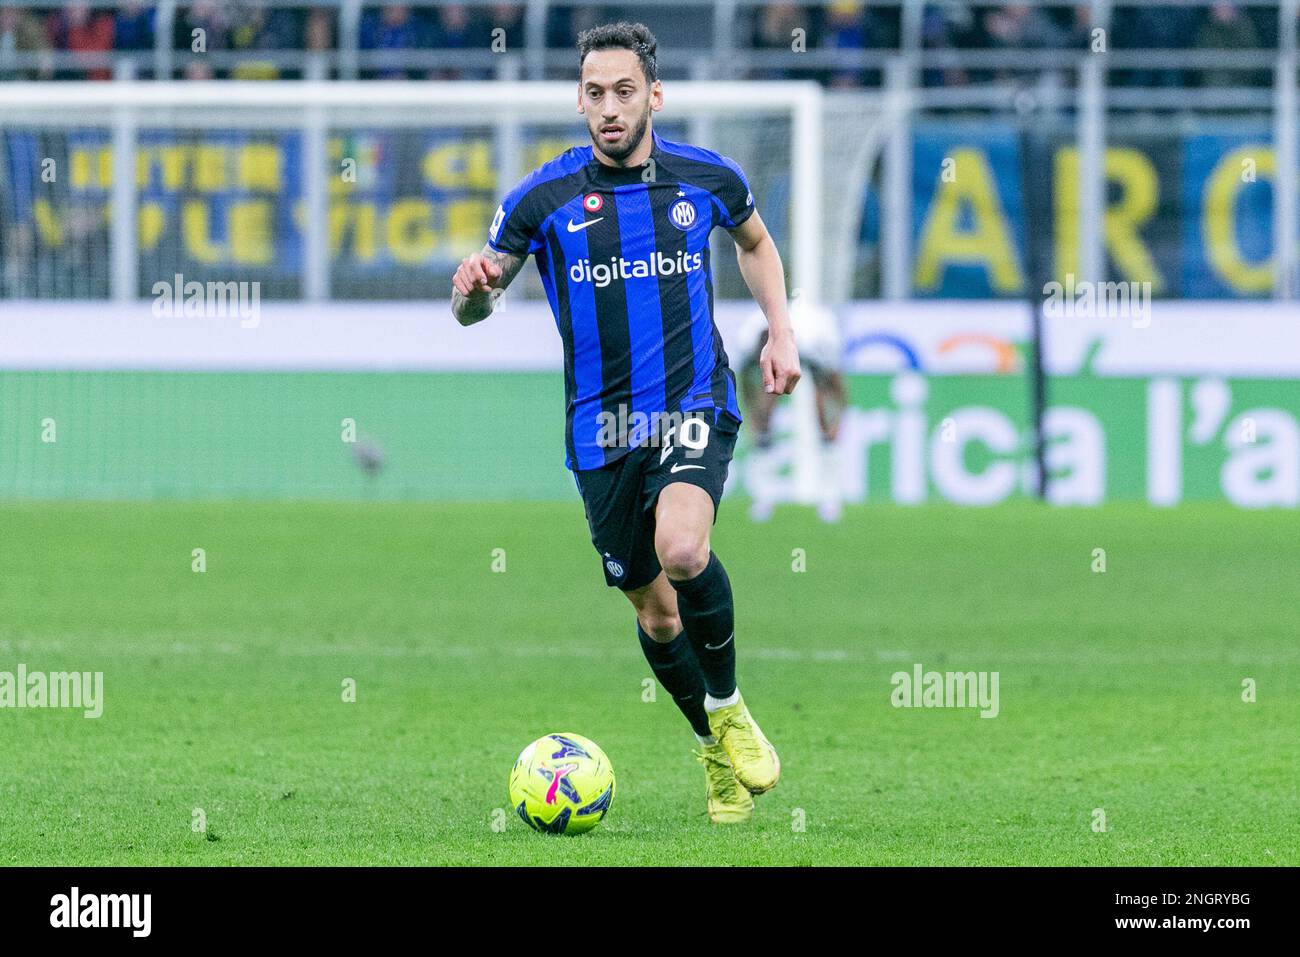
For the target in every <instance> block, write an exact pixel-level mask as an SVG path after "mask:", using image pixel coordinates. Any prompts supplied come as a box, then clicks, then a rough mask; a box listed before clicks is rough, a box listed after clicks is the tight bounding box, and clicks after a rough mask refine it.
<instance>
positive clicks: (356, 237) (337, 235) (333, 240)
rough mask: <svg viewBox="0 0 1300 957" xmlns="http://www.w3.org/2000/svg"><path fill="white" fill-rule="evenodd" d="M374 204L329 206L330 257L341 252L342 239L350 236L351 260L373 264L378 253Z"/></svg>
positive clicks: (338, 204) (334, 204) (336, 203)
mask: <svg viewBox="0 0 1300 957" xmlns="http://www.w3.org/2000/svg"><path fill="white" fill-rule="evenodd" d="M377 218H378V217H377V216H376V215H375V204H374V203H340V202H335V203H332V204H331V205H330V255H331V256H338V255H339V253H341V252H342V251H343V237H344V234H345V233H348V232H349V229H348V227H349V225H350V226H351V230H350V234H351V236H352V243H351V249H352V258H353V259H354V260H356V261H357V262H373V261H374V259H375V255H376V253H377V251H378V245H377V238H378V237H377V236H376V230H375V223H376V220H377Z"/></svg>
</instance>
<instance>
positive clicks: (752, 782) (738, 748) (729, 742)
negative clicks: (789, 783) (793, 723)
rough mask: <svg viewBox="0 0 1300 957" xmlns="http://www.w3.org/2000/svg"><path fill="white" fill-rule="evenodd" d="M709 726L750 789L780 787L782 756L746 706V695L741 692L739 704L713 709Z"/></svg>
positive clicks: (736, 773) (760, 789)
mask: <svg viewBox="0 0 1300 957" xmlns="http://www.w3.org/2000/svg"><path fill="white" fill-rule="evenodd" d="M709 728H710V730H712V732H713V736H714V737H715V738H717V739H718V744H720V745H722V747H723V749H725V750H726V752H727V757H729V758H730V759H731V769H732V771H733V772H735V775H736V780H737V781H739V782H740V783H741V784H742V785H744V786H745V789H746V790H747V791H749V792H750V793H751V794H762V793H763V792H764V791H770V790H771V789H772V788H774V787H776V782H777V781H778V780H780V778H781V759H780V758H778V757H777V756H776V748H774V747H772V742H771V741H769V740H767V738H766V737H764V736H763V732H762V730H760V729H759V727H758V724H757V722H755V721H754V717H753V715H751V714H750V713H749V709H748V708H746V707H745V699H744V698H742V697H740V696H739V695H737V700H736V703H735V704H733V705H728V706H727V707H725V708H719V709H718V710H717V711H711V712H709Z"/></svg>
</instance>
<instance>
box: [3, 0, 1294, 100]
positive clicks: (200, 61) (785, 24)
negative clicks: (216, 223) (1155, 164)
mask: <svg viewBox="0 0 1300 957" xmlns="http://www.w3.org/2000/svg"><path fill="white" fill-rule="evenodd" d="M81 5H83V6H88V7H90V8H91V9H94V10H113V9H116V8H118V7H121V6H122V4H121V0H83V3H82V4H81ZM143 6H144V7H146V8H152V9H154V11H155V15H154V20H153V30H152V33H153V44H152V47H150V48H145V49H140V50H133V51H117V50H106V51H89V50H81V51H67V50H43V51H24V50H18V49H6V48H5V47H4V45H2V44H0V77H4V76H5V75H6V73H7V72H14V71H19V72H21V71H26V72H27V73H29V74H30V73H32V72H34V71H42V70H48V71H53V72H57V73H61V74H68V75H82V76H84V75H85V74H86V73H87V72H89V71H104V70H109V71H112V70H115V69H120V67H119V64H120V63H121V62H122V61H123V60H131V61H132V63H133V66H132V68H131V71H132V73H133V74H134V75H138V76H148V77H151V78H155V79H160V78H170V77H181V76H184V75H185V71H186V68H187V67H189V66H191V65H202V66H203V67H205V68H211V69H212V70H215V71H221V72H222V73H223V74H225V75H232V76H236V77H238V76H241V75H247V76H250V77H257V76H268V75H280V76H285V75H286V74H287V75H288V78H297V77H298V76H300V75H302V74H303V73H305V72H306V71H307V70H309V69H310V68H311V66H310V65H311V64H313V63H319V64H321V65H320V66H319V67H317V69H323V70H324V71H325V72H324V74H323V75H325V76H329V77H335V78H339V79H366V78H368V77H373V76H375V75H376V74H382V73H384V72H386V71H393V70H398V71H421V70H423V71H428V70H447V69H451V70H463V71H469V72H470V75H469V76H468V77H467V78H468V79H492V78H497V79H505V80H514V79H532V80H540V79H562V78H565V77H567V75H568V72H569V71H570V70H571V69H572V65H573V52H572V34H573V32H574V31H575V30H577V29H579V28H581V27H582V26H585V25H587V24H589V23H591V22H595V20H596V19H597V18H599V17H601V16H604V17H606V18H608V17H610V16H615V15H617V16H638V17H643V18H644V19H646V20H648V21H651V25H652V26H653V27H657V28H658V29H659V30H660V31H661V33H662V36H663V39H664V40H665V45H666V47H668V48H671V49H672V50H674V51H676V52H675V53H674V55H671V56H667V57H665V58H664V59H665V62H664V68H665V72H666V75H667V76H670V77H673V78H677V79H685V78H691V79H700V80H702V79H745V78H749V79H773V78H779V79H799V78H813V79H822V80H826V79H833V78H834V77H836V76H839V77H841V78H844V79H846V80H847V81H848V82H850V83H851V85H864V84H865V85H878V84H879V83H881V82H883V71H884V69H885V67H886V64H887V61H888V59H889V58H890V57H891V56H892V55H894V54H897V53H903V54H909V55H912V56H914V57H915V58H917V60H918V65H919V67H920V68H921V69H922V70H923V71H925V74H926V75H927V76H928V77H930V78H931V79H930V80H928V81H927V85H935V83H936V82H937V83H939V85H942V83H943V80H942V75H943V74H944V72H945V71H955V72H972V73H974V74H975V75H976V78H977V79H976V82H978V78H979V77H980V75H981V71H983V72H986V73H989V74H991V75H992V76H993V78H994V79H996V78H997V77H998V76H999V75H1001V76H1003V77H1005V76H1007V75H1022V76H1023V75H1024V73H1025V71H1037V70H1051V69H1055V68H1056V67H1057V66H1058V60H1059V54H1058V52H1057V51H1058V50H1060V49H1078V48H1079V47H1080V46H1083V45H1086V44H1087V42H1089V40H1090V38H1091V35H1092V31H1093V30H1097V29H1100V30H1103V31H1106V32H1107V33H1108V34H1109V35H1110V46H1111V49H1109V50H1108V53H1109V56H1108V64H1109V67H1110V69H1111V70H1114V71H1117V72H1128V73H1140V74H1143V75H1152V74H1156V73H1158V72H1159V71H1179V72H1187V73H1189V74H1190V75H1191V78H1192V79H1193V80H1204V79H1205V77H1206V76H1207V71H1218V72H1219V73H1223V72H1224V71H1227V72H1228V73H1230V74H1236V75H1237V76H1238V77H1242V76H1245V75H1247V74H1249V73H1250V72H1251V71H1257V72H1265V73H1266V72H1268V71H1270V70H1271V69H1272V66H1273V64H1274V61H1275V58H1276V55H1277V53H1278V52H1279V50H1280V51H1281V52H1283V53H1286V52H1288V51H1294V49H1295V44H1296V32H1297V29H1300V19H1298V17H1300V0H1235V2H1234V3H1233V4H1232V6H1233V7H1234V8H1235V9H1238V10H1241V11H1245V13H1246V14H1248V15H1249V16H1250V19H1251V23H1252V24H1258V25H1259V29H1258V30H1257V31H1255V32H1256V33H1257V36H1256V40H1255V44H1256V45H1255V46H1254V47H1251V48H1247V47H1243V46H1241V45H1240V44H1235V45H1234V46H1233V47H1232V48H1230V49H1194V48H1192V47H1193V42H1191V40H1190V38H1189V42H1186V43H1184V42H1181V40H1179V41H1178V42H1175V43H1173V44H1171V47H1173V48H1170V47H1165V48H1156V49H1152V48H1150V47H1151V46H1152V45H1151V44H1147V43H1143V42H1140V41H1141V40H1144V39H1146V38H1145V37H1138V38H1136V41H1137V42H1134V41H1132V40H1129V39H1128V38H1127V37H1126V34H1132V33H1136V32H1137V31H1136V30H1135V29H1132V28H1130V23H1131V17H1132V15H1133V13H1134V11H1137V10H1139V9H1140V8H1148V9H1147V12H1149V8H1157V9H1160V8H1167V9H1168V10H1170V11H1171V12H1172V11H1174V10H1179V9H1181V10H1196V11H1205V10H1208V9H1210V8H1211V7H1212V6H1213V4H1212V3H1211V2H1210V0H1144V2H1143V3H1140V4H1139V3H1123V2H1119V3H1117V2H1114V0H1089V2H1088V3H1084V4H1078V3H1070V2H1066V0H1028V2H1025V3H1021V4H1015V5H1012V6H1017V7H1030V8H1042V9H1055V10H1058V11H1065V10H1069V11H1071V12H1072V13H1074V12H1077V15H1078V16H1079V17H1080V18H1081V19H1080V21H1079V22H1078V23H1076V24H1074V25H1073V27H1072V29H1071V30H1068V31H1049V32H1047V33H1045V35H1043V36H1041V37H1038V38H1035V40H1034V42H1032V43H1025V42H1019V43H1017V44H1015V45H1014V48H1012V47H1013V45H1012V44H1008V45H1007V47H1008V48H1003V49H998V48H996V43H993V47H994V48H987V49H982V48H969V47H968V46H965V45H964V44H968V43H970V42H977V43H987V42H989V41H990V39H991V38H989V37H987V36H983V35H982V34H981V35H980V36H979V37H978V38H977V39H975V40H971V39H970V38H968V37H965V36H958V37H955V38H952V37H949V36H947V34H946V33H945V31H944V29H941V28H940V27H938V26H936V25H935V24H936V22H939V21H936V20H935V19H934V17H936V16H937V17H940V18H943V17H949V18H951V20H948V21H942V22H943V23H944V24H947V23H949V22H961V20H962V19H964V18H972V17H973V18H979V17H982V16H986V15H987V14H989V13H990V12H992V11H996V10H997V8H998V7H999V5H997V4H988V5H984V6H972V5H967V4H950V3H934V2H926V0H873V2H872V3H871V4H869V5H864V7H867V6H869V14H868V16H869V17H874V18H878V19H875V20H867V21H863V22H862V23H860V24H855V25H854V29H852V30H848V29H846V30H845V32H843V33H834V32H833V31H825V33H826V35H824V36H822V37H820V39H822V40H823V41H826V42H823V43H822V44H820V45H819V44H817V43H816V42H815V41H816V40H817V39H819V37H817V36H816V35H815V34H816V33H817V32H818V31H817V29H816V27H815V26H813V24H812V21H813V20H814V19H815V18H814V17H813V14H814V13H816V14H817V15H818V16H819V17H823V18H824V14H823V13H822V11H823V10H824V9H825V8H827V7H828V6H831V5H829V4H826V3H824V2H817V0H795V2H793V3H790V4H782V5H780V6H781V7H782V8H783V10H782V11H781V12H778V13H776V14H774V13H773V7H772V5H769V4H766V3H764V2H763V0H639V2H638V3H637V4H635V5H619V4H610V3H602V2H600V0H562V2H561V0H525V2H520V3H514V4H509V3H507V4H500V3H494V2H492V0H465V2H455V3H452V2H442V3H438V2H429V0H426V2H423V3H418V2H417V3H409V4H401V5H395V6H402V7H406V8H409V9H411V10H414V11H416V12H419V13H430V14H432V13H434V12H439V13H440V12H441V11H443V10H446V9H451V8H456V9H467V10H470V11H473V12H479V13H483V14H484V15H487V12H488V11H489V10H494V11H497V10H506V11H511V12H510V13H509V14H508V17H507V14H504V13H503V14H500V15H499V17H507V19H497V20H492V21H489V23H488V24H487V25H490V26H496V25H500V24H505V25H506V26H504V27H502V29H503V34H502V39H504V37H505V35H506V34H510V35H512V36H514V37H516V38H517V41H518V42H513V41H512V42H511V43H509V44H507V45H505V46H504V47H502V46H501V45H500V44H495V45H493V46H492V48H488V45H487V44H483V45H482V46H480V47H479V48H477V49H471V48H465V47H463V46H458V45H457V43H458V42H460V40H462V39H463V35H462V34H457V36H456V38H455V40H454V41H450V42H448V41H445V40H443V41H442V42H440V38H439V37H438V36H436V35H434V36H428V37H425V36H421V37H420V38H419V41H418V43H419V47H418V48H415V47H414V46H407V47H402V48H393V49H377V48H374V47H373V44H370V45H369V48H368V44H367V39H366V38H365V37H364V36H363V33H364V30H363V25H364V23H365V17H366V16H368V15H374V14H375V13H376V12H377V11H378V10H379V9H380V8H381V7H382V6H384V4H381V3H377V2H367V0H317V2H313V0H259V2H257V3H256V4H250V5H247V7H246V8H245V7H240V8H238V9H241V10H243V9H249V10H252V9H265V10H285V11H296V12H301V13H305V12H307V11H325V12H328V14H329V15H330V22H329V24H328V26H327V28H326V32H325V34H324V35H323V37H322V38H321V39H320V40H319V42H316V43H314V44H313V43H305V44H304V45H303V46H305V47H308V49H304V48H303V46H295V47H291V48H274V47H272V48H267V49H244V50H227V49H215V48H214V49H206V50H204V51H203V52H202V53H201V54H199V53H195V52H193V51H192V50H191V49H189V48H188V46H181V45H178V43H179V42H180V41H181V40H186V39H187V37H184V36H181V32H182V30H181V28H182V27H183V26H188V23H187V22H186V21H185V20H184V16H183V14H184V12H185V11H186V10H188V9H190V8H191V7H193V6H194V4H192V3H188V2H185V0H158V2H156V3H153V4H144V5H143ZM6 7H8V8H10V9H15V10H31V11H40V12H43V13H44V12H49V11H52V10H54V9H57V8H58V4H57V2H54V0H7V2H6ZM791 9H792V10H794V11H795V12H794V13H793V14H789V13H787V12H786V11H788V10H791ZM782 16H785V19H781V17H782ZM1274 17H1275V18H1276V21H1275V22H1274ZM1126 18H1129V19H1126ZM810 28H811V30H812V32H813V34H814V36H813V37H812V38H811V40H810V39H809V38H808V37H807V36H806V34H808V33H809V31H810ZM794 30H798V31H801V33H802V34H804V36H802V37H801V38H800V40H799V41H792V40H790V39H789V38H788V37H787V34H788V33H790V32H793V31H794ZM300 32H301V31H300ZM972 32H974V33H977V34H978V33H980V31H978V30H975V31H972ZM1274 34H1275V35H1274ZM1174 35H1176V31H1175V33H1174ZM1163 38H1164V39H1169V38H1170V36H1165V37H1163ZM313 45H314V46H316V47H317V49H310V47H311V46H313ZM792 47H793V48H792ZM737 54H743V55H737ZM241 66H245V67H249V69H248V71H247V72H246V73H244V74H241V73H240V72H239V68H240V67H241ZM253 67H255V69H253ZM935 77H938V78H939V79H938V80H937V81H935V80H934V78H935ZM385 78H389V77H385ZM1166 82H1167V80H1166V78H1164V77H1161V78H1160V79H1159V81H1158V83H1157V84H1152V83H1146V82H1141V81H1138V82H1136V83H1135V85H1137V86H1152V85H1157V86H1163V85H1165V84H1166ZM1176 85H1178V86H1181V87H1191V88H1195V87H1197V86H1199V85H1201V84H1199V83H1197V82H1186V80H1185V81H1184V82H1182V83H1176ZM1205 85H1206V86H1209V87H1212V88H1213V89H1208V90H1205V91H1203V92H1207V93H1215V92H1217V91H1218V90H1221V89H1223V88H1224V87H1225V84H1223V83H1221V82H1214V83H1205ZM1227 85H1228V86H1240V87H1241V88H1242V89H1243V90H1251V89H1255V88H1257V84H1253V83H1249V82H1245V83H1233V84H1227ZM1155 92H1157V94H1159V95H1160V96H1164V95H1165V94H1164V93H1163V92H1162V91H1160V90H1156V91H1155ZM1191 92H1192V95H1193V96H1194V97H1196V96H1197V95H1198V93H1199V92H1201V91H1197V90H1195V89H1192V91H1191ZM1234 102H1236V101H1234Z"/></svg>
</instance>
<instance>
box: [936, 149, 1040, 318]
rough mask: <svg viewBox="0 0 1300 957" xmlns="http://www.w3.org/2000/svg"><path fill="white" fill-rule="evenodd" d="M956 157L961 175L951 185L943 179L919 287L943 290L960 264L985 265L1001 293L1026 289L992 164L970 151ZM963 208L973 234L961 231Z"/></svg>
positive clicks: (963, 150) (956, 167)
mask: <svg viewBox="0 0 1300 957" xmlns="http://www.w3.org/2000/svg"><path fill="white" fill-rule="evenodd" d="M951 158H952V160H953V170H954V171H955V176H953V177H952V180H951V181H950V182H944V181H943V179H942V178H940V179H939V182H938V186H937V188H936V189H935V193H934V198H933V199H932V200H931V203H930V209H929V212H928V213H927V215H926V221H925V226H924V227H923V228H922V230H921V240H920V248H919V249H918V251H917V257H916V267H915V269H916V272H915V284H916V288H917V289H918V290H933V289H936V288H938V286H939V282H940V279H941V278H942V275H943V270H944V269H945V268H946V267H947V266H948V265H949V264H952V263H960V264H970V265H976V266H984V267H985V270H986V272H988V275H989V283H990V285H991V286H992V287H993V289H994V291H996V292H1000V293H1013V292H1017V291H1019V290H1020V289H1021V288H1022V286H1023V284H1024V278H1023V275H1022V272H1021V268H1020V257H1019V254H1018V252H1017V251H1016V247H1015V244H1014V243H1013V242H1012V240H1011V228H1010V224H1009V223H1008V222H1007V217H1006V213H1005V212H1004V211H1003V209H1002V203H1001V202H1000V199H999V197H998V193H997V186H996V184H995V182H994V179H993V173H992V170H990V169H989V165H988V160H987V159H986V157H985V156H984V154H983V152H981V151H980V150H976V149H972V148H969V147H968V148H965V149H959V150H954V151H953V153H952V157H951ZM963 209H969V211H970V218H971V222H972V226H971V228H970V229H969V230H966V229H962V228H961V227H960V218H961V212H962V210H963Z"/></svg>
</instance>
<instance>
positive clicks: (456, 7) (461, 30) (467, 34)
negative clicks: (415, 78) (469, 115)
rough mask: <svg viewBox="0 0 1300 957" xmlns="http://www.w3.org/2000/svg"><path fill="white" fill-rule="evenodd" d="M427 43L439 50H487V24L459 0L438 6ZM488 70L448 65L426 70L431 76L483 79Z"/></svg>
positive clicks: (489, 36)
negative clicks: (443, 67) (438, 68)
mask: <svg viewBox="0 0 1300 957" xmlns="http://www.w3.org/2000/svg"><path fill="white" fill-rule="evenodd" d="M431 33H432V36H431V38H430V42H429V45H430V46H431V47H433V48H435V49H440V50H487V49H489V46H488V44H489V43H490V42H491V32H490V28H489V27H488V26H487V24H486V22H485V21H483V20H482V19H480V18H479V17H478V16H477V15H476V14H475V13H472V12H471V11H470V9H469V8H468V7H467V6H465V4H463V3H451V4H447V5H446V6H440V7H438V12H437V16H436V17H435V18H434V21H433V29H432V31H431ZM491 77H492V73H491V71H490V70H473V69H466V68H463V67H448V68H446V69H441V70H437V71H433V72H431V73H430V74H429V78H430V79H434V80H487V79H491Z"/></svg>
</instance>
